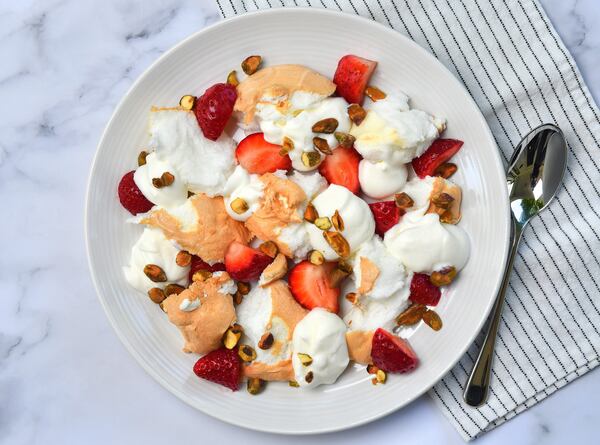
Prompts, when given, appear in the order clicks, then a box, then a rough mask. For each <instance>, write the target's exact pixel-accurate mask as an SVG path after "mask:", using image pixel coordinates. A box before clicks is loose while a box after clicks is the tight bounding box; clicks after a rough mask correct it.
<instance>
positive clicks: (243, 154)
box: [235, 133, 292, 175]
mask: <svg viewBox="0 0 600 445" xmlns="http://www.w3.org/2000/svg"><path fill="white" fill-rule="evenodd" d="M280 150H281V145H276V144H271V143H270V142H267V141H265V137H264V134H263V133H254V134H251V135H250V136H246V137H245V138H244V139H242V141H241V142H240V143H239V144H238V146H237V148H236V149H235V157H236V158H237V160H238V162H239V163H240V165H241V166H242V167H244V168H245V169H246V170H248V172H249V173H256V174H257V175H262V174H263V173H273V172H274V171H276V170H289V169H290V168H292V161H291V160H290V157H289V156H288V155H285V156H281V155H280V154H279V152H280Z"/></svg>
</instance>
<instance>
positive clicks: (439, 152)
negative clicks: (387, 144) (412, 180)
mask: <svg viewBox="0 0 600 445" xmlns="http://www.w3.org/2000/svg"><path fill="white" fill-rule="evenodd" d="M462 145H463V141H459V140H457V139H436V140H435V141H433V143H432V144H431V145H430V146H429V148H428V149H427V151H425V153H423V154H422V155H421V156H419V157H418V158H415V159H413V160H412V166H413V169H414V170H415V173H416V174H417V175H418V176H419V178H424V177H425V176H433V174H434V172H435V169H436V168H438V167H439V166H440V165H442V164H443V163H444V162H448V159H450V158H451V157H452V156H454V155H455V154H456V152H458V150H460V147H462Z"/></svg>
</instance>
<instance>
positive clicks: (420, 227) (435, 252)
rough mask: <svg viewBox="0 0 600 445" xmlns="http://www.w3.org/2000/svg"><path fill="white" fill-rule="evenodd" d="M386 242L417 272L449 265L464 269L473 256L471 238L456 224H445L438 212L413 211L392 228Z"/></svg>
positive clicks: (406, 265)
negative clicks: (421, 212)
mask: <svg viewBox="0 0 600 445" xmlns="http://www.w3.org/2000/svg"><path fill="white" fill-rule="evenodd" d="M384 244H385V246H386V247H387V249H388V250H389V251H390V253H391V254H392V255H394V256H395V257H396V258H398V259H399V260H400V261H401V262H402V264H404V266H405V267H406V268H407V269H409V270H411V271H413V272H424V273H431V272H433V271H436V270H441V269H443V268H444V267H447V266H454V267H455V268H456V270H460V269H462V268H463V267H464V266H465V264H466V263H467V259H468V258H469V249H470V247H469V238H468V236H467V234H466V233H465V231H464V230H463V229H462V228H460V227H458V226H455V225H452V224H443V223H441V222H440V217H439V215H437V214H436V213H429V214H426V215H421V214H419V212H409V213H407V214H405V215H404V216H403V218H402V220H401V221H400V222H399V223H398V224H396V225H395V226H394V227H392V228H391V229H390V230H388V231H387V232H386V234H385V237H384Z"/></svg>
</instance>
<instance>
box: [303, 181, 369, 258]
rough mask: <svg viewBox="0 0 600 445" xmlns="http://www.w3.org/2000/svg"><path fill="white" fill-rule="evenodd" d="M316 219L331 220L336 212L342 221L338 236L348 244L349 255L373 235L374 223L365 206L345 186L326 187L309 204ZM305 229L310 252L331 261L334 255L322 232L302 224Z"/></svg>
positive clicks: (309, 225)
mask: <svg viewBox="0 0 600 445" xmlns="http://www.w3.org/2000/svg"><path fill="white" fill-rule="evenodd" d="M312 204H313V206H314V207H315V209H316V210H317V212H318V214H319V216H320V217H324V216H327V217H329V218H331V217H332V216H333V214H334V213H335V211H336V210H337V211H338V212H339V214H340V216H341V217H342V220H343V222H344V230H342V231H341V232H340V233H341V234H342V235H343V237H344V238H345V239H346V241H348V244H349V245H350V251H351V252H353V251H355V250H356V249H358V248H359V247H360V245H361V244H362V243H364V242H365V241H367V240H369V239H371V238H372V237H373V234H374V233H375V221H374V220H373V214H372V213H371V210H370V209H369V206H368V204H367V203H366V202H365V201H363V200H362V199H361V198H359V197H358V196H356V195H355V194H354V193H352V192H351V191H350V190H348V189H347V188H346V187H342V186H340V185H336V184H330V185H329V187H327V189H326V190H325V191H324V192H322V193H320V194H319V195H317V197H316V198H315V199H313V201H312ZM306 230H307V231H308V236H309V238H310V243H311V245H312V247H313V249H316V250H319V251H321V253H323V256H325V259H327V260H335V259H336V258H338V255H337V254H336V253H335V252H334V250H333V249H332V248H331V247H330V246H329V244H328V243H327V241H326V240H325V238H324V237H323V231H322V230H321V229H319V228H318V227H317V226H315V225H314V224H309V223H306Z"/></svg>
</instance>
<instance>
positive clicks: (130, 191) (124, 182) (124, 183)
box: [118, 171, 154, 215]
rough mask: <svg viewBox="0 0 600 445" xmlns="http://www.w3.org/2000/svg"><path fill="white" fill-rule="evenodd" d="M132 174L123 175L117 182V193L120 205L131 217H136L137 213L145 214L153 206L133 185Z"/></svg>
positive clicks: (132, 172) (131, 172)
mask: <svg viewBox="0 0 600 445" xmlns="http://www.w3.org/2000/svg"><path fill="white" fill-rule="evenodd" d="M134 173H135V172H134V171H130V172H129V173H125V176H123V177H122V178H121V181H120V182H119V188H118V193H119V201H121V205H122V206H123V207H125V209H126V210H128V211H129V213H131V214H132V215H137V214H138V213H146V212H147V211H148V210H150V209H151V208H152V206H153V205H154V204H152V203H151V202H150V201H148V199H146V197H145V196H144V195H143V194H142V192H141V190H140V189H139V187H138V186H137V185H136V184H135V182H134V180H133V174H134Z"/></svg>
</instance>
